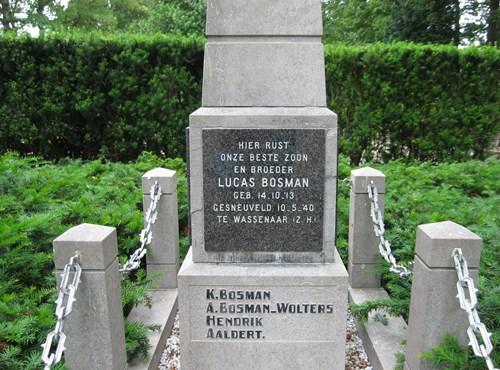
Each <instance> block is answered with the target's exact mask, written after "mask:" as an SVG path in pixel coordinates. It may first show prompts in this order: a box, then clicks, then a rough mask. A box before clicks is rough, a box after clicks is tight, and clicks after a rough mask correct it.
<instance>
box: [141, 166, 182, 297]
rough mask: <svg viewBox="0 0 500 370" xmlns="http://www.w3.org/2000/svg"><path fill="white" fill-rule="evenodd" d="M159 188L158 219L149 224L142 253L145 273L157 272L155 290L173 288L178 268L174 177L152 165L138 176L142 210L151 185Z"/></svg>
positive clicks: (175, 184) (146, 201)
mask: <svg viewBox="0 0 500 370" xmlns="http://www.w3.org/2000/svg"><path fill="white" fill-rule="evenodd" d="M156 181H157V182H158V184H159V185H160V187H161V194H162V195H161V198H160V201H159V203H158V205H157V211H158V218H157V220H156V222H155V223H154V224H153V226H152V233H153V239H152V241H151V245H150V246H149V249H148V253H147V254H146V262H147V273H148V275H151V274H153V273H156V272H160V273H161V275H160V276H158V278H156V279H155V280H154V285H155V286H157V287H158V288H159V289H174V288H177V273H178V271H179V221H178V219H179V216H178V214H177V177H176V174H175V171H172V170H167V169H164V168H155V169H154V170H151V171H149V172H147V173H146V174H144V176H142V192H143V207H144V212H146V211H147V210H148V208H149V204H150V202H151V200H150V192H151V187H152V186H153V185H154V184H155V182H156Z"/></svg>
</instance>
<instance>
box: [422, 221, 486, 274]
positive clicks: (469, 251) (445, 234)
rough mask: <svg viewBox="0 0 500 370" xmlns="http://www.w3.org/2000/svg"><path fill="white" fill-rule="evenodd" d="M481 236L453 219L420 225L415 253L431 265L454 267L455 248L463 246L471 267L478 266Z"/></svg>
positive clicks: (463, 251)
mask: <svg viewBox="0 0 500 370" xmlns="http://www.w3.org/2000/svg"><path fill="white" fill-rule="evenodd" d="M481 244H482V241H481V238H480V237H479V236H477V235H476V234H474V233H473V232H471V231H469V230H468V229H466V228H465V227H463V226H462V225H459V224H457V223H455V222H452V221H443V222H436V223H433V224H425V225H420V226H419V227H418V229H417V242H416V248H415V253H417V254H418V255H419V256H420V258H421V259H422V261H423V262H424V263H425V264H426V265H428V266H429V267H450V268H454V267H455V263H454V260H453V258H452V255H453V250H454V249H455V248H461V249H462V253H463V254H464V257H465V259H466V260H467V264H468V266H469V267H470V268H478V266H479V259H480V257H481V253H477V250H481Z"/></svg>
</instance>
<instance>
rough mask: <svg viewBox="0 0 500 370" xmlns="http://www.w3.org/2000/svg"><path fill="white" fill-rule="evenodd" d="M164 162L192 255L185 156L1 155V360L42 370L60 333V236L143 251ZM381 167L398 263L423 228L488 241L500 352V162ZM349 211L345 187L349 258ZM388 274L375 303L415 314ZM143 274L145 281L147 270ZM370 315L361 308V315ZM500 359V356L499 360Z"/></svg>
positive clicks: (134, 295) (489, 292)
mask: <svg viewBox="0 0 500 370" xmlns="http://www.w3.org/2000/svg"><path fill="white" fill-rule="evenodd" d="M158 166H162V167H166V168H170V169H173V170H176V171H177V176H178V183H179V186H178V193H179V218H180V225H179V227H180V229H181V231H182V235H183V237H182V239H181V246H182V248H181V252H180V253H181V256H184V255H185V253H186V251H187V249H186V246H187V245H188V241H187V235H186V233H187V230H186V225H187V196H186V186H187V184H186V177H185V171H186V167H185V164H184V162H183V161H182V160H180V159H176V160H170V159H167V160H163V159H160V158H158V157H156V156H154V155H151V154H148V153H146V154H144V155H142V156H141V157H139V158H138V159H137V160H136V161H134V162H131V163H129V164H120V163H104V162H102V161H90V162H88V161H82V160H61V161H59V162H57V163H55V164H54V163H52V162H49V161H45V160H42V159H40V158H36V157H27V158H21V157H19V156H18V155H16V154H13V153H8V154H5V155H3V156H1V157H0V173H2V174H5V176H2V177H0V212H1V213H2V214H3V215H5V216H4V217H2V219H1V221H0V299H1V301H0V362H1V363H2V364H7V365H6V366H7V368H8V369H17V368H23V369H24V368H25V369H30V368H36V366H37V365H36V364H37V363H38V361H39V357H37V356H38V355H39V353H40V347H39V345H40V343H42V342H43V341H44V339H45V335H46V334H47V333H48V332H49V331H50V330H52V329H53V325H54V321H55V317H54V312H53V311H54V300H55V293H56V289H55V278H54V273H53V258H52V247H51V243H52V240H53V239H55V238H56V237H57V236H58V235H60V234H61V233H63V232H64V231H65V230H67V229H68V228H69V227H71V226H74V225H77V224H80V223H83V222H88V223H95V224H101V225H107V226H113V227H116V228H117V233H118V239H119V254H120V256H122V257H123V258H124V257H126V256H127V255H128V254H130V253H131V252H132V251H133V250H135V249H136V248H137V246H138V240H137V239H138V238H137V234H138V232H139V231H140V229H141V228H142V206H141V182H140V179H141V176H142V175H143V174H144V173H145V172H146V171H148V170H150V169H151V168H154V167H158ZM372 166H373V167H376V168H377V169H379V170H381V171H382V172H383V173H385V175H386V176H387V191H386V201H385V204H386V207H385V210H386V211H385V223H386V226H387V233H386V236H387V238H388V239H389V240H390V241H391V243H392V245H393V250H394V254H395V256H396V258H397V259H398V260H399V261H402V262H404V263H407V262H408V261H411V260H412V259H413V247H414V244H415V233H416V228H417V226H418V225H420V224H423V223H431V222H438V221H444V220H451V221H454V222H457V223H459V224H462V225H464V226H465V227H467V228H469V229H470V230H471V231H473V232H475V233H476V234H477V235H479V236H480V237H481V238H482V239H483V251H482V256H481V266H480V275H481V277H480V280H479V286H478V287H479V290H480V295H479V312H480V315H481V319H482V321H483V322H484V323H485V324H486V326H487V327H488V329H489V330H490V331H491V332H493V337H492V340H493V343H494V345H495V347H496V348H498V346H500V330H499V327H500V315H499V312H500V307H499V302H500V280H499V279H500V264H499V261H500V249H499V246H500V243H499V234H498V230H499V227H500V220H499V218H498V212H497V210H498V208H499V207H500V195H499V194H498V191H497V189H498V178H500V162H499V161H498V160H496V159H494V158H491V159H488V160H486V161H483V162H481V161H469V162H464V163H454V164H440V165H435V164H431V163H424V164H419V163H412V164H406V163H403V162H400V161H394V162H391V163H389V164H386V165H372ZM352 169H353V167H352V165H349V164H348V160H347V158H346V157H344V156H341V157H340V161H339V177H340V179H342V178H345V177H349V174H350V171H351V170H352ZM348 206H349V188H348V187H346V186H341V187H340V189H339V198H338V236H337V245H338V248H339V251H340V253H341V255H342V258H343V259H344V261H347V238H348V224H349V223H348V217H349V211H348ZM381 260H382V259H381ZM382 271H383V279H384V283H385V284H386V288H387V289H388V290H389V291H390V292H391V293H392V297H391V299H390V300H389V301H385V302H375V303H373V304H372V306H371V307H387V308H388V310H389V311H390V312H392V313H396V314H401V315H403V316H406V315H407V313H408V303H409V301H408V299H409V283H408V282H405V281H403V280H401V279H399V277H398V276H396V275H394V274H391V273H389V272H388V269H387V268H386V266H384V267H383V269H382ZM137 278H138V280H139V281H141V280H142V281H144V279H145V277H144V276H143V275H141V274H139V276H138V277H137ZM153 284H154V281H153ZM144 287H145V284H143V285H142V286H141V285H140V286H136V285H134V284H132V283H131V282H129V281H124V282H123V296H124V298H123V301H124V306H125V309H127V310H128V309H129V308H130V306H131V305H133V304H135V303H134V302H136V301H137V300H138V299H143V298H142V293H143V289H144ZM146 303H147V301H146ZM457 304H458V301H457ZM363 309H364V311H363ZM367 309H369V308H366V307H365V308H363V307H361V309H360V310H359V314H363V313H365V312H366V310H367ZM464 325H466V323H464ZM141 330H144V329H143V328H138V327H136V326H135V325H129V327H128V328H127V333H128V346H129V347H131V346H134V345H135V346H137V347H135V348H134V349H133V350H132V352H139V353H140V352H141V351H142V349H144V345H145V343H143V342H141V340H142V339H141V338H143V336H139V337H138V336H137V334H140V332H141ZM143 334H144V333H143ZM445 348H447V347H445ZM451 350H454V349H453V348H452V349H451ZM429 356H432V354H430V355H429ZM466 357H467V356H466ZM499 360H500V359H498V358H496V359H495V361H496V363H498V361H499ZM11 364H12V365H11ZM470 368H476V367H474V366H473V367H470Z"/></svg>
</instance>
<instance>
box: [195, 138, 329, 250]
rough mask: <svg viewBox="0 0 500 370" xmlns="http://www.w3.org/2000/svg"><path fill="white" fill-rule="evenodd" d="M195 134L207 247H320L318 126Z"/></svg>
mask: <svg viewBox="0 0 500 370" xmlns="http://www.w3.org/2000/svg"><path fill="white" fill-rule="evenodd" d="M202 135H203V171H204V173H203V196H204V207H205V213H204V221H205V250H206V251H207V252H231V251H235V252H236V251H238V252H321V250H322V248H323V197H324V190H325V189H324V181H325V130H321V129H310V130H300V129H279V130H278V129H276V130H274V129H268V130H265V129H204V130H203V134H202Z"/></svg>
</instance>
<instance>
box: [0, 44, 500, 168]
mask: <svg viewBox="0 0 500 370" xmlns="http://www.w3.org/2000/svg"><path fill="white" fill-rule="evenodd" d="M325 52H326V53H325V54H326V79H327V99H328V105H329V107H330V108H331V109H332V110H333V111H335V112H336V113H338V114H339V126H340V151H341V153H343V154H345V155H347V156H349V157H350V158H351V160H352V162H353V163H359V162H360V161H365V160H372V159H378V160H380V161H387V160H390V159H395V158H407V159H415V160H422V161H426V160H433V161H443V160H467V159H470V158H483V156H484V154H485V150H486V149H487V148H488V146H489V145H490V143H491V139H492V136H493V135H494V134H495V133H497V132H499V131H500V127H499V122H500V110H499V109H498V106H499V105H500V88H499V81H500V51H499V50H498V49H494V48H481V49H477V48H468V49H458V48H456V47H452V46H422V45H413V44H393V45H385V44H375V45H373V46H363V47H347V46H345V45H335V46H334V45H327V46H326V48H325ZM202 62H203V40H201V39H192V38H191V39H189V38H188V39H186V38H182V37H167V36H155V37H139V36H122V37H108V38H102V37H97V36H96V37H93V36H92V35H91V36H78V37H77V36H72V37H66V38H65V37H49V38H45V39H43V38H39V39H33V38H0V71H1V73H0V115H1V116H2V120H1V121H0V133H1V135H0V152H5V151H7V150H16V151H18V152H20V153H22V154H28V153H34V154H35V155H40V156H43V157H45V158H61V157H65V156H69V157H73V158H84V159H95V158H99V157H105V158H108V159H111V160H122V161H127V160H132V159H134V158H136V157H137V156H138V155H139V154H140V153H141V152H142V151H145V150H147V151H152V152H154V153H155V154H157V155H160V156H163V157H178V156H182V157H184V155H185V128H186V126H187V125H188V116H189V114H190V113H191V112H193V111H194V110H196V109H197V108H198V107H199V106H200V105H201V76H202Z"/></svg>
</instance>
